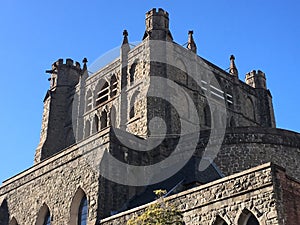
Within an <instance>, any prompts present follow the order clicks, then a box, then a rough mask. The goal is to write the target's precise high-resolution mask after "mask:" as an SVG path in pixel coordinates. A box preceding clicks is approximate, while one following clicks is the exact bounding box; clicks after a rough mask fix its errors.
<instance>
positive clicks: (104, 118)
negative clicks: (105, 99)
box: [100, 110, 107, 129]
mask: <svg viewBox="0 0 300 225" xmlns="http://www.w3.org/2000/svg"><path fill="white" fill-rule="evenodd" d="M105 127H107V112H106V110H103V111H102V113H101V117H100V129H103V128H105Z"/></svg>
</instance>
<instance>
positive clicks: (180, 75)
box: [174, 59, 188, 84]
mask: <svg viewBox="0 0 300 225" xmlns="http://www.w3.org/2000/svg"><path fill="white" fill-rule="evenodd" d="M176 67H177V69H180V70H178V71H177V73H176V74H175V76H176V77H175V79H174V80H175V81H178V82H180V83H182V84H187V83H188V75H187V67H186V65H185V63H184V62H183V61H182V60H181V59H177V60H176Z"/></svg>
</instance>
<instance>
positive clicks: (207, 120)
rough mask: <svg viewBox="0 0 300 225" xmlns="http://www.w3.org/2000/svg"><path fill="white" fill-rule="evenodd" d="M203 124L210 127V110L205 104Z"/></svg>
mask: <svg viewBox="0 0 300 225" xmlns="http://www.w3.org/2000/svg"><path fill="white" fill-rule="evenodd" d="M203 111H204V125H205V126H208V127H209V128H210V127H211V112H210V107H209V105H208V104H207V105H206V106H205V107H204V110H203Z"/></svg>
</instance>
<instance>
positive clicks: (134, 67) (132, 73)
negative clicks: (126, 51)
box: [129, 59, 139, 84]
mask: <svg viewBox="0 0 300 225" xmlns="http://www.w3.org/2000/svg"><path fill="white" fill-rule="evenodd" d="M138 63H139V60H138V59H136V60H134V62H133V63H132V65H131V66H130V69H129V82H130V84H132V83H133V82H134V81H135V78H136V70H137V65H138Z"/></svg>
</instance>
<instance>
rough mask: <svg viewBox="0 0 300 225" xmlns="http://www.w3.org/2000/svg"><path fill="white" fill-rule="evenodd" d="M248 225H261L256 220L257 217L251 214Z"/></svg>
mask: <svg viewBox="0 0 300 225" xmlns="http://www.w3.org/2000/svg"><path fill="white" fill-rule="evenodd" d="M246 225H259V222H258V220H257V219H256V217H255V216H254V215H253V214H251V216H250V217H249V219H248V221H247V224H246Z"/></svg>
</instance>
